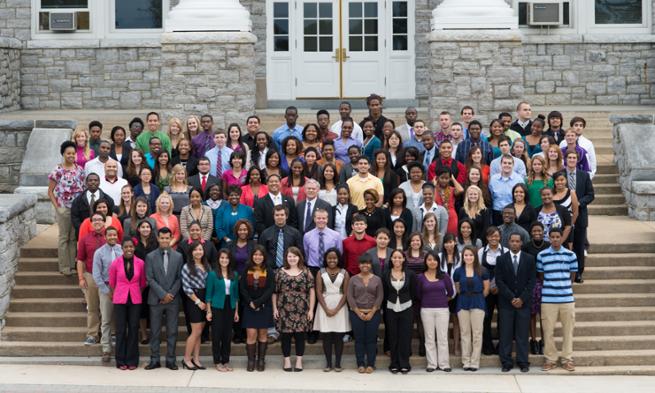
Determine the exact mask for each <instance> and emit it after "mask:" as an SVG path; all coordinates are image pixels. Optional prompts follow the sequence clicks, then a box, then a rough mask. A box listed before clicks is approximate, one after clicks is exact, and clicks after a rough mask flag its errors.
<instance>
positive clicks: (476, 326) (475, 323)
mask: <svg viewBox="0 0 655 393" xmlns="http://www.w3.org/2000/svg"><path fill="white" fill-rule="evenodd" d="M457 318H458V319H459V332H460V334H461V336H462V366H463V367H464V368H480V352H482V324H483V323H484V310H480V309H478V308H473V309H471V310H460V311H459V312H458V313H457Z"/></svg>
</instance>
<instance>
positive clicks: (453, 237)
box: [441, 233, 461, 266]
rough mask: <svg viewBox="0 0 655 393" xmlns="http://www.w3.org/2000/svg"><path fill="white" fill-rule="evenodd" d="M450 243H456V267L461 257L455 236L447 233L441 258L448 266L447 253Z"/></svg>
mask: <svg viewBox="0 0 655 393" xmlns="http://www.w3.org/2000/svg"><path fill="white" fill-rule="evenodd" d="M448 242H455V246H454V247H455V249H454V250H453V266H456V265H457V264H458V262H459V260H460V257H461V256H460V255H459V251H457V239H455V235H453V234H452V233H446V235H445V236H444V237H443V243H442V244H441V256H442V257H443V259H444V260H445V261H446V264H448V260H447V258H448V251H446V243H448Z"/></svg>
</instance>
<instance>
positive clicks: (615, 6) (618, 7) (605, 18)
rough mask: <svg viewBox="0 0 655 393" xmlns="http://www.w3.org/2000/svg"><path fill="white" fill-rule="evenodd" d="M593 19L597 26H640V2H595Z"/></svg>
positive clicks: (641, 5) (596, 0) (637, 0)
mask: <svg viewBox="0 0 655 393" xmlns="http://www.w3.org/2000/svg"><path fill="white" fill-rule="evenodd" d="M594 3H595V4H594V17H595V22H596V24H597V25H620V24H641V23H642V21H643V4H642V0H622V1H617V0H595V1H594Z"/></svg>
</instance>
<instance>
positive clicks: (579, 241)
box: [572, 226, 587, 276]
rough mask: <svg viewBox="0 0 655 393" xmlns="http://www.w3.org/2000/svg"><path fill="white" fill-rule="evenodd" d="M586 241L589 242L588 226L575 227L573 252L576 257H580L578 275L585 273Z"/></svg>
mask: <svg viewBox="0 0 655 393" xmlns="http://www.w3.org/2000/svg"><path fill="white" fill-rule="evenodd" d="M585 243H587V227H578V226H576V227H575V228H573V250H572V251H573V252H574V253H575V257H576V258H577V259H578V274H577V275H578V276H582V273H584V263H585V257H584V250H585Z"/></svg>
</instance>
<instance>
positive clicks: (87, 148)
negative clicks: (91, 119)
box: [71, 128, 91, 160]
mask: <svg viewBox="0 0 655 393" xmlns="http://www.w3.org/2000/svg"><path fill="white" fill-rule="evenodd" d="M79 135H84V136H86V143H85V144H84V158H86V159H87V160H88V159H89V158H91V145H90V144H89V140H90V139H91V135H89V130H87V129H86V128H77V129H76V130H75V131H73V135H72V136H71V141H73V143H75V149H76V150H77V142H76V141H75V138H77V137H78V136H79Z"/></svg>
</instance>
